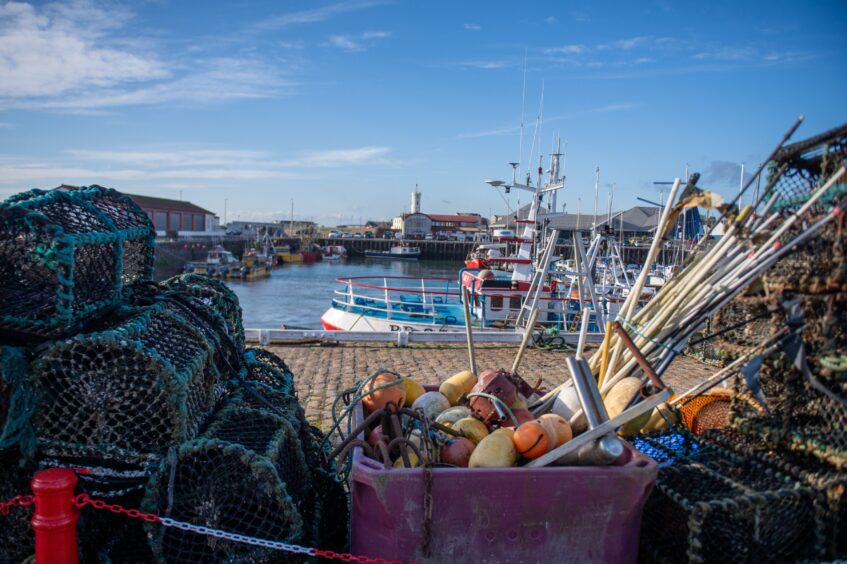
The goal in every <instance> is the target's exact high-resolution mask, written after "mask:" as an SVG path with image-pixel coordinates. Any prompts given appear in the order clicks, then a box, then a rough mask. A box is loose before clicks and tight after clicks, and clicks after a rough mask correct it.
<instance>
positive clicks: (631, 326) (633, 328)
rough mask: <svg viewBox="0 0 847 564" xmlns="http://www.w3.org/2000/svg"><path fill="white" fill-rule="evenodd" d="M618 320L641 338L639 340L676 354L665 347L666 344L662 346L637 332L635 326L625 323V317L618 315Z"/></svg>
mask: <svg viewBox="0 0 847 564" xmlns="http://www.w3.org/2000/svg"><path fill="white" fill-rule="evenodd" d="M618 320H619V321H620V322H621V323H623V324H624V325H626V327H627V328H628V329H629V330H630V331H632V332H633V333H635V334H636V335H638V336H639V337H641V338H642V339H644V340H645V341H647V342H650V343H653V344H654V345H656V346H657V347H660V348H663V349H666V350H669V351H671V352H673V353H676V352H677V351H676V349H674V348H673V347H669V346H668V345H666V344H664V343H660V342H659V341H656V340H655V339H653V338H651V337H649V336H647V335H645V334H644V333H642V332H641V331H639V330H638V328H637V327H635V326H634V325H633V324H632V323H630V322H629V321H627V319H626V318H625V317H622V316H620V315H619V316H618Z"/></svg>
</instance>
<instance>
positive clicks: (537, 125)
mask: <svg viewBox="0 0 847 564" xmlns="http://www.w3.org/2000/svg"><path fill="white" fill-rule="evenodd" d="M543 111H544V81H543V80H542V81H541V100H540V102H539V105H538V115H537V116H536V117H535V133H533V135H532V145H531V146H530V148H529V154H530V156H532V155H533V154H534V153H535V143H536V141H538V144H539V146H540V145H541V141H540V139H541V138H540V134H541V116H542V113H543ZM526 176H527V182H526V184H527V186H530V171H529V170H527V171H526Z"/></svg>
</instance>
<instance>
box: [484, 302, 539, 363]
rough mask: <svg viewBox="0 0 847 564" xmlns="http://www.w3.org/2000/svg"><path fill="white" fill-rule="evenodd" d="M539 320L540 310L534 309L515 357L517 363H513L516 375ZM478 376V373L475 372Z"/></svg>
mask: <svg viewBox="0 0 847 564" xmlns="http://www.w3.org/2000/svg"><path fill="white" fill-rule="evenodd" d="M536 319H538V309H537V308H533V310H532V313H530V314H529V323H527V325H526V329H525V330H524V333H523V339H521V346H520V347H518V354H517V355H515V362H513V363H512V374H516V373H517V371H518V366H519V365H520V363H521V360H523V353H524V351H525V350H526V345H527V343H529V337H530V336H531V335H532V328H533V327H535V320H536ZM474 374H476V372H474Z"/></svg>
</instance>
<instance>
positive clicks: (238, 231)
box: [226, 227, 241, 235]
mask: <svg viewBox="0 0 847 564" xmlns="http://www.w3.org/2000/svg"><path fill="white" fill-rule="evenodd" d="M226 234H227V235H241V229H238V228H237V227H229V228H228V229H227V230H226Z"/></svg>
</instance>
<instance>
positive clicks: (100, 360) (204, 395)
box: [33, 302, 222, 460]
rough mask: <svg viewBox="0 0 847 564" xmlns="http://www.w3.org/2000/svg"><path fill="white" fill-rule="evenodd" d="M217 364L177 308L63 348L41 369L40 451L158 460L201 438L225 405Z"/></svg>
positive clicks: (36, 368) (38, 365)
mask: <svg viewBox="0 0 847 564" xmlns="http://www.w3.org/2000/svg"><path fill="white" fill-rule="evenodd" d="M213 360H214V347H213V346H212V345H211V344H210V343H209V342H208V341H207V340H206V339H205V338H204V336H203V334H202V333H201V332H200V331H198V330H197V329H196V328H195V327H194V325H193V324H192V323H190V322H188V321H187V320H186V319H185V318H184V317H183V316H182V315H181V314H180V311H179V309H178V308H174V307H173V306H172V304H170V303H169V302H162V303H157V304H155V305H152V306H149V307H146V308H137V309H134V310H131V311H128V312H127V316H126V318H125V319H124V320H123V321H121V322H119V323H117V324H115V325H114V326H112V327H111V328H109V329H105V330H103V331H99V332H96V333H90V334H81V335H78V336H77V337H74V338H73V339H69V340H66V341H62V342H58V343H56V344H54V345H52V346H51V347H49V348H48V349H47V350H46V351H45V352H44V353H43V354H42V355H41V356H40V357H39V358H38V360H37V361H36V362H35V363H34V364H33V388H34V393H35V397H36V401H37V404H36V411H35V415H34V417H33V426H34V428H35V430H36V433H37V435H38V438H39V442H40V445H41V446H42V448H44V449H45V450H46V451H47V452H49V453H50V454H52V455H58V456H74V455H78V454H82V453H86V454H87V453H90V452H91V450H92V449H93V450H95V451H99V452H100V453H101V455H103V456H108V457H110V458H115V459H117V460H126V459H131V460H145V459H150V458H151V457H152V458H155V457H156V456H158V455H160V454H161V453H163V452H164V451H165V450H167V448H168V447H169V446H171V445H174V444H179V443H181V442H184V441H187V440H190V439H191V438H192V437H194V436H196V434H197V431H198V430H199V428H200V425H201V423H202V422H203V420H204V418H205V417H206V416H207V415H208V414H209V412H210V411H211V410H212V409H213V407H214V405H215V403H216V402H217V400H218V399H219V397H220V395H221V393H222V388H221V386H220V374H219V371H218V369H217V367H216V366H215V365H214V362H213Z"/></svg>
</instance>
